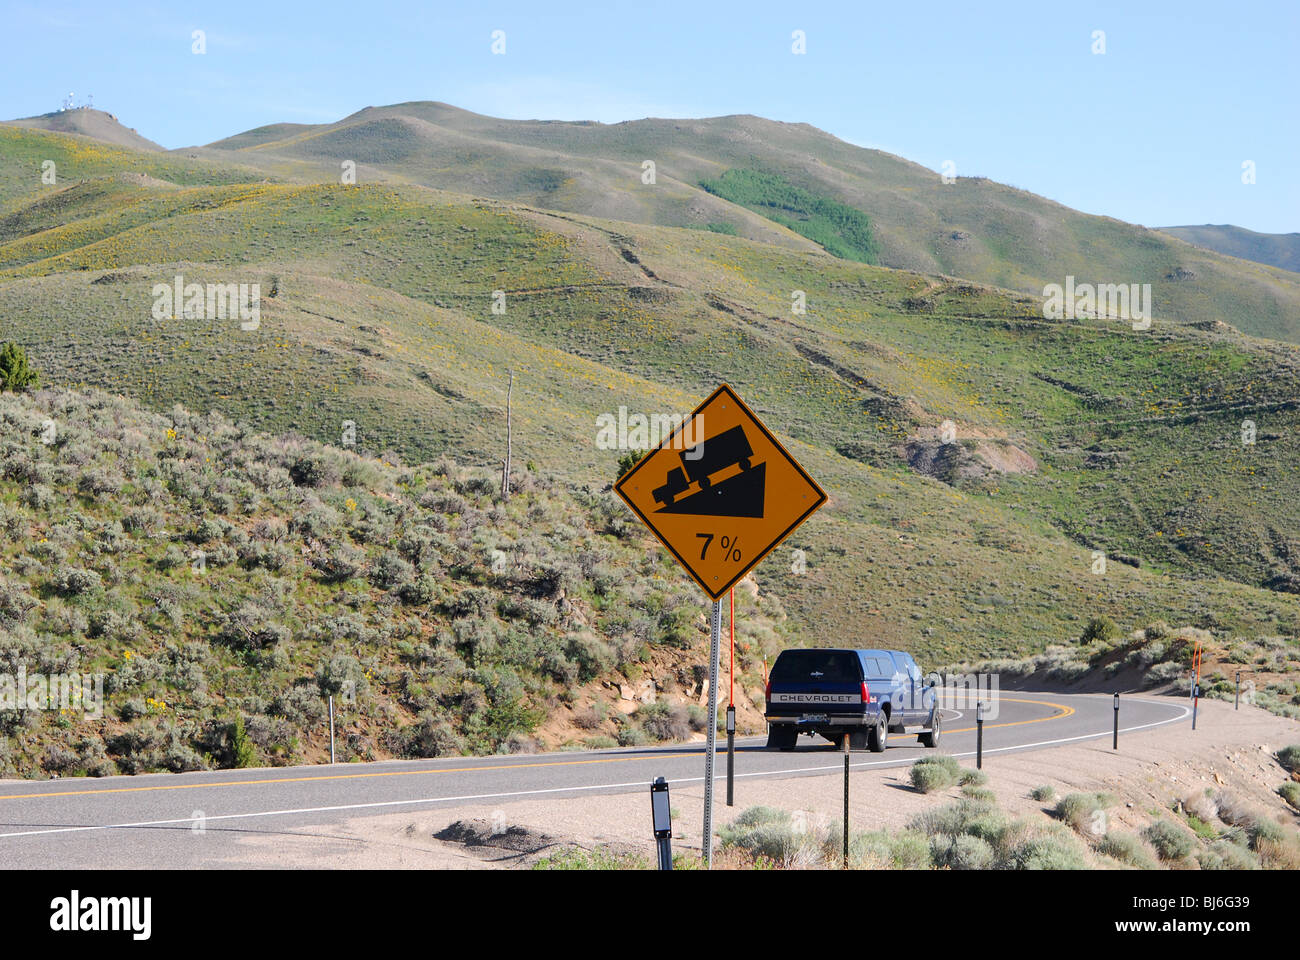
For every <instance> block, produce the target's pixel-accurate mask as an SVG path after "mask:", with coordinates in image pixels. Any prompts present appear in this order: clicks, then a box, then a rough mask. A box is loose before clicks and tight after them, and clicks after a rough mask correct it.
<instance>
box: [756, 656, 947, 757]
mask: <svg viewBox="0 0 1300 960" xmlns="http://www.w3.org/2000/svg"><path fill="white" fill-rule="evenodd" d="M766 699H767V709H766V711H765V713H766V717H767V722H768V741H767V746H768V747H769V748H772V749H780V750H793V749H794V747H795V744H796V742H797V740H798V737H799V734H800V733H804V734H808V735H810V736H811V735H814V734H816V735H820V736H822V737H824V738H826V739H827V740H830V741H831V742H832V743H837V744H838V743H841V742H842V741H843V739H844V738H845V737H848V740H849V748H850V749H858V750H860V749H864V748H865V749H869V750H872V751H873V752H877V753H878V752H880V751H882V750H884V749H885V748H886V746H887V744H888V739H889V734H890V733H905V732H906V731H907V728H908V727H917V728H920V731H919V733H918V737H917V739H918V740H920V742H921V743H922V744H923V745H925V746H927V747H935V746H938V744H939V735H940V728H941V724H942V718H941V715H940V711H939V709H938V704H937V701H938V697H937V695H936V692H935V690H934V686H933V684H927V683H926V681H925V679H924V677H923V676H922V675H921V670H920V668H919V667H918V666H917V665H916V661H915V660H913V659H912V656H911V654H909V653H905V652H904V651H901V650H882V649H868V650H850V649H843V648H811V649H790V650H783V651H782V652H781V654H780V656H778V657H777V658H776V662H775V663H774V664H773V665H772V672H771V674H770V676H769V677H768V683H767V697H766Z"/></svg>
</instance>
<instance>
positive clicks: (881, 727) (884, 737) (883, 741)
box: [867, 718, 889, 753]
mask: <svg viewBox="0 0 1300 960" xmlns="http://www.w3.org/2000/svg"><path fill="white" fill-rule="evenodd" d="M888 745H889V727H887V726H885V721H884V719H883V718H882V719H881V720H879V721H878V722H877V723H876V725H875V726H874V727H872V728H871V729H870V730H868V731H867V747H868V748H869V749H870V750H871V752H872V753H881V752H883V751H884V749H885V747H887V746H888Z"/></svg>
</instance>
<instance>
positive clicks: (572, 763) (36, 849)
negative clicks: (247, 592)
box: [0, 692, 1190, 869]
mask: <svg viewBox="0 0 1300 960" xmlns="http://www.w3.org/2000/svg"><path fill="white" fill-rule="evenodd" d="M1111 703H1112V701H1111V698H1110V697H1109V696H1103V695H1065V694H1035V693H1021V692H1015V693H1008V694H1006V695H1003V696H1001V697H1000V698H999V704H998V712H997V715H996V717H995V718H990V719H988V720H987V721H986V723H985V726H984V752H985V753H986V754H989V755H995V754H998V753H1003V752H1008V751H1019V750H1043V749H1050V748H1051V747H1053V746H1059V745H1062V744H1066V743H1077V742H1079V741H1082V740H1087V739H1091V738H1098V737H1109V736H1110V735H1111V727H1112V717H1113V714H1112V709H1111ZM1189 715H1190V710H1189V709H1188V708H1186V707H1185V706H1183V704H1182V703H1181V702H1174V701H1171V700H1158V699H1153V698H1141V697H1125V698H1124V701H1123V713H1122V718H1121V727H1120V730H1121V734H1122V735H1124V736H1140V734H1141V731H1143V730H1148V729H1151V728H1153V727H1157V726H1162V725H1164V724H1169V723H1176V722H1179V721H1182V720H1184V719H1186V718H1187V717H1188V716H1189ZM947 717H948V719H947V722H946V724H945V729H944V733H943V741H942V743H941V745H940V748H939V750H940V752H943V753H951V754H953V755H955V756H957V757H968V756H972V755H973V754H974V751H975V722H974V715H973V711H949V712H948V714H947ZM763 743H764V739H763V738H761V737H751V738H742V739H741V740H739V741H738V742H737V750H736V752H737V757H736V777H737V779H744V778H749V777H799V776H825V775H828V774H831V773H834V772H836V771H840V770H842V769H843V762H842V760H841V759H840V757H839V756H838V755H837V753H836V748H835V747H834V746H833V745H832V744H829V743H827V742H826V741H824V740H820V739H813V738H801V739H800V746H799V747H798V748H797V749H796V750H794V751H793V752H780V751H774V750H766V749H764V747H763ZM929 752H931V751H928V750H926V749H925V748H923V747H921V746H920V745H919V744H918V743H917V742H916V738H915V736H914V735H912V734H908V735H901V734H896V735H891V736H890V746H889V749H888V750H886V751H885V752H884V753H883V754H875V753H855V754H854V755H853V759H852V761H851V766H852V768H853V769H854V770H855V771H862V772H868V773H869V772H870V771H872V770H876V769H881V768H885V767H896V766H901V765H906V764H910V763H911V762H912V761H914V760H915V759H916V758H917V757H918V756H922V755H924V754H926V753H929ZM703 772H704V745H703V744H702V743H688V744H677V745H669V746H661V747H652V748H625V749H616V750H600V751H585V752H579V753H572V752H569V753H549V754H533V755H517V756H493V757H474V758H466V757H448V758H443V759H438V760H400V761H387V762H382V763H370V764H347V765H336V766H312V767H279V768H270V769H256V770H223V771H210V772H203V773H189V774H150V775H145V776H135V777H110V778H105V779H102V780H90V779H75V780H67V779H65V780H50V781H41V782H33V781H12V780H9V781H0V865H2V866H5V867H9V868H35V869H40V868H95V867H111V868H158V867H193V868H198V867H207V866H212V865H217V864H222V865H229V864H230V863H231V862H237V859H238V849H237V845H238V841H239V839H240V838H241V837H243V836H247V835H249V834H256V833H262V834H281V835H293V834H299V835H311V836H318V837H327V836H331V835H332V834H331V827H332V826H335V827H336V826H337V825H338V824H341V823H342V822H344V821H346V820H351V819H354V818H357V817H365V816H368V815H377V814H384V813H393V812H397V811H400V810H402V809H403V808H421V807H424V808H427V807H430V806H433V805H437V804H447V805H457V804H470V803H480V802H481V803H485V804H486V803H496V802H508V801H510V800H516V799H524V798H533V799H539V798H545V797H554V798H555V800H556V801H557V802H558V801H561V800H563V799H564V798H566V797H574V796H581V795H590V794H593V793H594V794H620V793H627V792H629V791H632V790H639V789H643V788H645V787H646V786H647V785H648V784H649V782H650V781H651V780H652V779H653V778H655V777H657V776H664V777H667V778H668V780H669V782H670V783H672V784H673V785H675V786H678V785H686V784H691V783H696V784H698V783H700V782H702V781H703V779H704V778H703ZM725 775H726V766H725V763H719V764H718V766H717V776H718V778H719V779H722V778H725ZM628 815H629V816H633V815H635V816H637V817H643V816H644V810H642V809H640V808H637V809H636V811H635V813H633V812H631V811H629V814H628Z"/></svg>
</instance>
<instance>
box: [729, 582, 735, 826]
mask: <svg viewBox="0 0 1300 960" xmlns="http://www.w3.org/2000/svg"><path fill="white" fill-rule="evenodd" d="M730 593H731V619H730V624H731V690H730V692H729V693H728V694H727V806H729V807H730V806H734V805H735V802H736V591H735V590H734V589H733V590H732V591H731V592H730Z"/></svg>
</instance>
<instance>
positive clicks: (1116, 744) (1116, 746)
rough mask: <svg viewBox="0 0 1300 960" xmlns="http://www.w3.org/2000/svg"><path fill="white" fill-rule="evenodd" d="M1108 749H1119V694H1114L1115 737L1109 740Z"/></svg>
mask: <svg viewBox="0 0 1300 960" xmlns="http://www.w3.org/2000/svg"><path fill="white" fill-rule="evenodd" d="M1110 748H1111V749H1112V750H1118V749H1119V694H1118V693H1117V694H1115V737H1114V739H1112V740H1111V743H1110Z"/></svg>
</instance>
